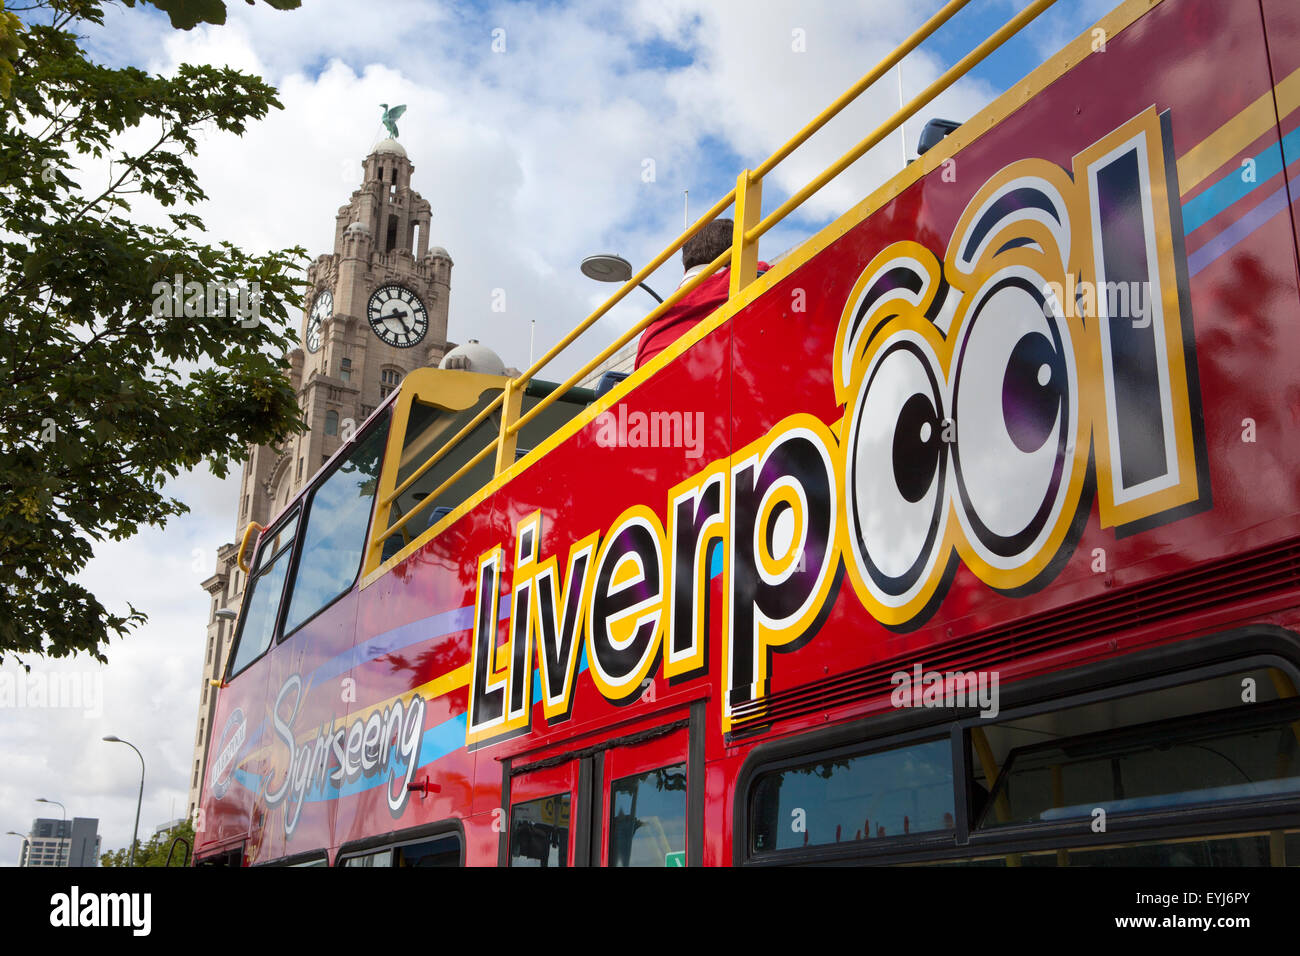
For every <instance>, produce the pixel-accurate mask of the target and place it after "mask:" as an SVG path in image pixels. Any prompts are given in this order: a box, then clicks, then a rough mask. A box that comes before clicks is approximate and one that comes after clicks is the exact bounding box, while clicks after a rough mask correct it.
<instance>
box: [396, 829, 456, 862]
mask: <svg viewBox="0 0 1300 956" xmlns="http://www.w3.org/2000/svg"><path fill="white" fill-rule="evenodd" d="M393 866H395V867H398V868H411V867H419V868H422V869H427V868H430V867H444V866H460V838H459V837H456V836H444V837H439V838H438V839H436V840H426V841H424V842H423V843H407V844H404V845H402V846H399V847H395V848H394V849H393Z"/></svg>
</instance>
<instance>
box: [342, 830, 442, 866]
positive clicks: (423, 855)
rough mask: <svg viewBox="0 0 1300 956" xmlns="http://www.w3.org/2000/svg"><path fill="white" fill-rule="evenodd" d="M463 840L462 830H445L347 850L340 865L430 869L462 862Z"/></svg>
mask: <svg viewBox="0 0 1300 956" xmlns="http://www.w3.org/2000/svg"><path fill="white" fill-rule="evenodd" d="M460 859H461V840H460V834H459V833H447V832H445V831H444V832H442V833H439V834H438V835H436V836H431V837H426V838H424V839H419V840H412V841H410V842H407V843H399V844H396V845H392V844H390V845H389V846H385V847H380V848H378V849H367V850H362V851H360V852H357V853H350V854H348V853H345V854H343V855H342V856H341V862H340V863H339V864H338V865H339V866H357V867H395V868H397V869H413V868H421V869H427V868H429V867H445V866H460Z"/></svg>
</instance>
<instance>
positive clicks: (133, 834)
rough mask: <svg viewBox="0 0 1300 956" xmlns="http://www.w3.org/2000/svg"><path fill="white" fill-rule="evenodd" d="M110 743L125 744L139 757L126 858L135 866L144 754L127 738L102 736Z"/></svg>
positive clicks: (129, 863) (128, 863) (142, 795)
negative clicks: (129, 845)
mask: <svg viewBox="0 0 1300 956" xmlns="http://www.w3.org/2000/svg"><path fill="white" fill-rule="evenodd" d="M104 740H105V741H107V742H108V743H110V744H126V745H127V746H128V747H130V748H131V749H132V750H134V751H135V755H136V756H137V757H139V758H140V795H139V796H138V797H136V800H135V829H134V830H132V831H131V857H130V859H129V860H127V863H126V865H127V866H135V843H136V837H137V836H138V835H139V833H140V804H141V803H142V802H144V754H142V753H140V751H139V749H138V748H137V747H136V745H135V744H133V743H131V742H130V741H129V740H123V739H122V738H121V737H115V736H113V735H112V734H109V735H108V736H107V737H105V738H104Z"/></svg>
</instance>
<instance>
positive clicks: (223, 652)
mask: <svg viewBox="0 0 1300 956" xmlns="http://www.w3.org/2000/svg"><path fill="white" fill-rule="evenodd" d="M362 171H363V172H362V182H361V187H360V188H359V189H357V190H356V191H355V192H354V193H353V194H352V197H351V198H350V199H349V200H348V203H347V204H346V205H344V206H342V207H341V208H340V209H339V211H338V216H337V220H336V225H335V230H334V251H333V252H332V253H329V254H327V255H322V256H320V257H318V258H317V259H316V260H315V261H314V262H313V263H312V264H311V266H310V267H309V269H308V271H307V280H308V289H307V291H306V294H305V296H304V299H303V303H302V307H303V323H302V328H301V346H302V347H301V348H298V349H294V350H293V351H292V352H291V353H290V354H289V376H290V379H291V381H292V383H293V387H294V389H295V391H296V392H297V393H298V403H299V406H300V407H301V408H302V410H303V415H304V417H305V419H306V422H307V425H308V430H307V431H306V432H304V433H302V434H301V435H296V436H294V437H292V438H290V439H289V440H288V441H286V442H284V443H283V444H281V445H279V446H276V447H270V446H256V447H254V448H252V449H250V454H249V458H248V460H247V461H246V462H245V463H244V467H243V474H242V480H241V481H240V486H239V502H238V504H237V506H236V517H235V526H234V532H235V540H234V542H231V543H227V544H224V545H222V546H221V547H220V548H218V549H217V569H216V573H215V574H213V575H212V576H211V577H209V578H208V579H207V580H205V581H204V582H203V584H202V586H203V589H204V590H205V591H207V592H208V594H209V595H210V597H211V606H210V609H209V617H208V626H207V633H206V635H205V639H206V650H205V654H204V659H203V675H202V682H201V685H200V688H199V715H198V722H197V726H196V728H195V735H194V757H193V765H192V767H191V768H190V781H189V782H190V790H189V801H188V812H189V814H190V815H191V816H192V815H193V813H194V811H195V809H196V808H197V806H198V802H199V790H200V787H201V786H202V784H203V775H204V771H205V767H206V762H207V750H208V742H209V738H210V737H211V735H212V718H213V715H214V713H215V710H216V699H217V693H216V688H215V687H213V686H212V683H211V682H212V681H213V680H215V679H219V678H220V677H221V675H222V674H223V673H224V672H225V665H226V657H227V655H228V654H229V651H230V647H231V643H232V639H233V637H234V633H235V620H234V613H235V612H237V611H238V609H239V606H240V601H241V599H242V597H243V591H244V586H245V584H246V583H247V581H246V575H245V574H244V573H243V572H242V571H240V570H239V568H238V566H237V564H236V560H235V559H236V553H237V551H238V544H237V542H238V541H239V538H240V537H241V536H242V535H243V532H244V528H245V527H247V525H248V523H249V522H250V521H256V522H257V523H258V524H262V525H266V524H268V523H269V522H270V521H271V519H272V518H274V517H275V516H276V515H277V514H278V513H279V512H280V511H281V509H282V508H283V507H284V506H285V505H286V504H287V503H288V502H289V501H290V500H291V499H292V498H293V496H294V495H295V494H297V493H298V491H299V490H300V489H301V488H302V487H303V486H304V485H305V484H306V483H307V481H308V480H309V479H310V478H311V476H312V475H313V474H314V473H315V472H316V471H317V470H318V469H319V468H320V467H321V466H322V465H323V464H325V462H326V461H328V460H329V458H330V456H331V455H333V454H334V452H336V451H337V450H338V448H339V446H340V444H341V443H342V442H343V441H344V440H345V439H346V437H347V435H349V434H350V433H351V432H352V431H353V430H355V429H357V428H359V427H360V426H361V424H362V422H364V421H365V419H366V418H368V417H369V416H370V414H371V413H372V412H373V411H374V410H375V408H377V407H378V406H379V404H380V403H381V402H382V401H383V399H384V397H385V396H387V395H388V394H389V392H391V391H392V390H393V389H394V388H396V387H397V385H398V383H400V382H401V380H402V379H403V378H404V377H405V376H406V374H407V373H408V372H410V371H412V370H413V369H415V368H419V367H421V366H426V365H428V366H437V365H438V363H439V362H440V361H441V360H442V358H443V356H444V355H445V354H446V353H447V352H448V351H449V350H450V349H451V348H452V346H453V343H449V342H448V341H447V310H448V300H449V298H450V295H451V267H452V261H451V256H450V255H448V254H447V250H446V249H443V248H442V247H441V246H433V247H430V245H429V228H430V223H431V220H432V211H431V208H430V206H429V203H428V201H427V200H425V199H423V198H422V197H421V196H420V194H419V193H417V192H416V191H415V190H414V189H412V188H411V174H412V172H413V171H414V166H412V164H411V161H410V159H409V158H408V157H407V155H406V150H405V149H404V148H403V147H402V145H401V144H400V143H398V142H397V141H396V140H394V139H385V140H383V141H381V142H379V143H377V144H376V145H375V146H374V148H373V149H372V150H371V152H370V155H368V156H367V157H366V158H365V161H364V163H363V164H362ZM218 730H219V728H218Z"/></svg>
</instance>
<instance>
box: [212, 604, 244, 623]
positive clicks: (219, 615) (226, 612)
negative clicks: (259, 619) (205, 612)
mask: <svg viewBox="0 0 1300 956" xmlns="http://www.w3.org/2000/svg"><path fill="white" fill-rule="evenodd" d="M213 617H215V618H216V619H217V620H219V621H234V620H238V619H239V615H238V614H237V613H235V612H234V611H232V610H231V609H230V608H228V607H223V608H221V610H219V611H217V612H216V613H215V614H214V615H213Z"/></svg>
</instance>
